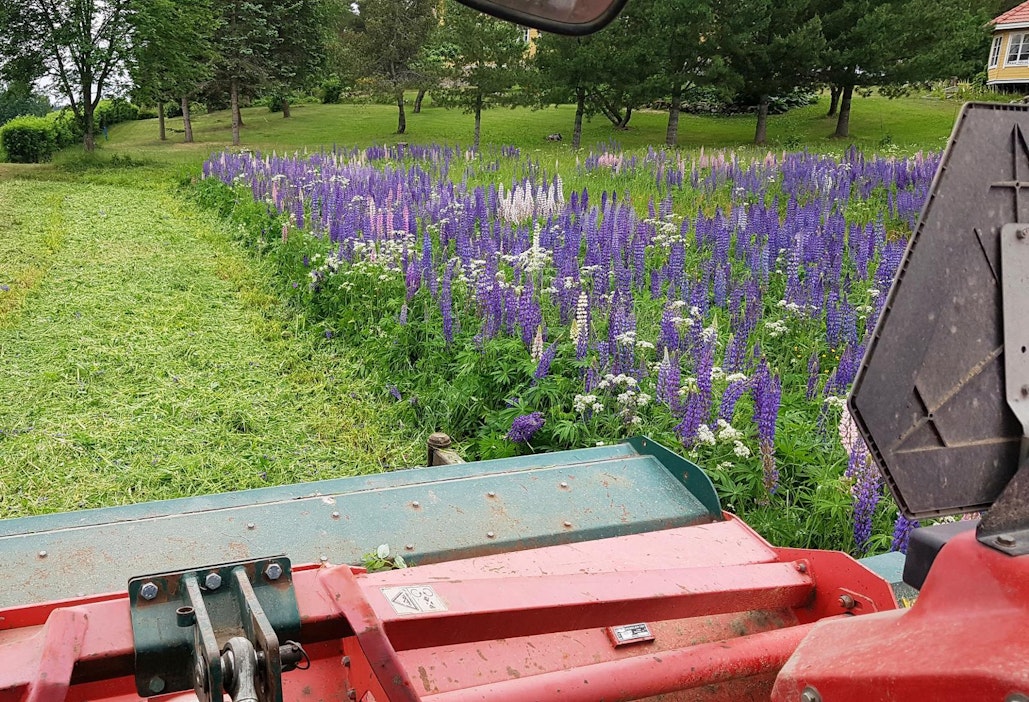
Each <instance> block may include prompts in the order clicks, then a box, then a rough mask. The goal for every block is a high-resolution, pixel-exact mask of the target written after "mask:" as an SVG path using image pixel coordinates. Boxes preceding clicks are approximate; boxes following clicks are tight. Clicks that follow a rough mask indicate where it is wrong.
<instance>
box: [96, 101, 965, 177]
mask: <svg viewBox="0 0 1029 702" xmlns="http://www.w3.org/2000/svg"><path fill="white" fill-rule="evenodd" d="M827 106H828V103H827V100H826V99H825V98H824V97H823V98H822V99H821V100H819V102H818V103H817V104H816V105H812V106H809V107H804V108H800V109H797V110H794V111H791V112H789V113H787V114H785V115H776V116H773V117H771V118H770V120H769V127H768V134H769V146H770V148H779V149H782V148H788V149H797V148H807V149H811V150H815V151H826V150H832V151H839V150H842V149H844V148H846V147H847V146H849V145H850V144H855V145H857V146H859V147H861V148H866V149H879V148H882V147H884V146H894V147H896V148H897V149H899V150H901V151H904V152H909V151H915V150H918V149H939V148H942V147H943V146H944V144H945V143H946V139H947V137H948V136H949V134H950V128H951V126H952V125H953V123H954V118H955V117H956V115H957V112H958V110H959V109H960V104H959V103H957V102H955V101H943V100H935V99H929V98H920V97H909V98H900V99H896V100H888V99H886V98H883V97H879V96H871V97H868V98H856V99H855V101H854V109H853V114H852V117H851V134H852V138H851V139H847V140H838V139H832V138H830V135H831V134H832V133H833V130H834V129H835V124H836V123H835V118H827V117H825V112H826V109H827ZM292 113H293V116H292V117H291V118H290V119H288V120H284V119H283V118H282V115H281V113H271V112H269V111H268V110H267V108H260V107H255V108H249V109H245V110H243V121H244V123H245V125H246V126H245V127H244V129H243V136H242V139H243V144H244V146H246V147H248V148H253V149H260V150H262V151H270V150H277V151H280V152H281V151H294V150H297V149H305V148H306V149H317V148H319V147H325V146H331V145H333V144H342V145H359V146H367V145H370V144H375V143H378V144H392V143H396V142H398V141H404V142H409V143H429V142H437V143H451V144H470V143H471V140H472V127H473V122H472V116H471V115H467V114H463V113H461V112H460V111H456V110H448V109H443V108H440V107H433V106H431V105H428V106H426V107H424V108H423V110H422V113H421V114H417V115H416V114H411V113H410V111H409V114H408V127H407V133H406V134H404V135H397V134H394V131H395V129H396V108H395V107H393V106H389V105H320V104H306V105H297V106H295V107H294V108H293V110H292ZM573 118H574V109H573V108H572V107H571V106H561V107H556V108H549V109H543V110H529V109H524V108H519V109H514V110H509V109H496V110H490V111H487V112H485V113H484V114H483V118H482V129H483V142H484V143H494V144H514V145H516V146H519V147H521V148H523V149H539V150H540V151H542V152H552V153H554V154H568V153H569V152H570V150H571V149H570V147H569V145H568V143H567V142H562V143H560V144H555V143H552V142H547V141H546V139H545V137H546V136H547V135H548V134H553V133H561V134H563V135H564V137H565V139H568V138H570V136H571V128H572V121H573ZM666 122H667V114H666V113H664V112H657V111H640V112H637V113H634V115H633V117H632V121H631V122H630V128H629V129H627V130H616V129H614V128H613V127H612V126H611V124H610V123H609V122H608V121H607V120H606V119H604V118H603V117H595V118H593V119H592V120H590V121H587V122H585V123H584V125H583V139H582V143H583V146H585V147H587V148H588V147H591V146H593V145H595V144H598V143H610V142H612V141H614V142H616V143H617V144H618V145H619V146H620V147H622V148H625V149H635V148H646V147H648V146H656V147H660V146H661V145H663V144H664V136H665V126H666ZM181 130H182V120H181V119H170V120H168V140H167V141H166V142H161V141H160V140H159V139H158V138H157V120H156V119H155V120H143V121H139V122H130V123H126V124H119V125H116V126H115V127H114V128H112V129H111V131H110V135H111V141H109V142H106V143H102V144H101V146H102V153H105V154H120V155H126V156H131V157H133V158H136V159H144V160H151V161H159V162H164V163H170V164H195V163H198V162H199V161H200V160H202V159H203V158H206V157H207V156H208V155H209V154H210V153H211V151H212V150H214V149H217V148H221V147H223V146H225V145H227V144H229V143H230V141H231V124H230V121H229V113H228V112H227V111H222V112H216V113H213V114H209V115H200V116H199V117H197V118H195V120H194V130H195V131H194V138H195V139H196V142H195V143H193V144H183V143H181V142H182V133H181ZM753 135H754V117H753V116H750V115H740V116H734V117H703V116H697V115H685V114H684V115H682V117H681V121H680V125H679V144H680V147H682V148H699V147H706V148H709V149H710V148H734V147H748V146H749V144H750V142H751V141H752V139H753Z"/></svg>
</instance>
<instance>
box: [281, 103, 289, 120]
mask: <svg viewBox="0 0 1029 702" xmlns="http://www.w3.org/2000/svg"><path fill="white" fill-rule="evenodd" d="M289 117H290V114H289V100H287V99H286V98H282V118H283V119H289Z"/></svg>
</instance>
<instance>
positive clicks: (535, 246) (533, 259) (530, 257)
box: [518, 222, 550, 273]
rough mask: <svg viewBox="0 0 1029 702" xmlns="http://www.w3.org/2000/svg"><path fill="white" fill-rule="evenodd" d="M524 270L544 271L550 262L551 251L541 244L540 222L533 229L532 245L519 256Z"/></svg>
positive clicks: (527, 271)
mask: <svg viewBox="0 0 1029 702" xmlns="http://www.w3.org/2000/svg"><path fill="white" fill-rule="evenodd" d="M518 261H519V262H520V263H521V264H522V270H523V271H525V272H526V273H536V272H539V271H542V270H543V269H545V268H546V267H547V264H549V263H550V251H548V250H547V249H545V248H543V247H542V246H541V245H540V224H539V222H537V223H536V226H535V228H533V230H532V246H530V247H529V248H528V249H526V250H525V251H523V252H522V253H521V254H520V255H519V256H518Z"/></svg>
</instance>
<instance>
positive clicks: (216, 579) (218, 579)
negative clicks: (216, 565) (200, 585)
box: [204, 572, 222, 590]
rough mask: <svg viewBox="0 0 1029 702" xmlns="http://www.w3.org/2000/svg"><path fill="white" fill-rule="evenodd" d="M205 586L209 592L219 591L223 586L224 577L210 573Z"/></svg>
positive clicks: (205, 580) (205, 579)
mask: <svg viewBox="0 0 1029 702" xmlns="http://www.w3.org/2000/svg"><path fill="white" fill-rule="evenodd" d="M204 585H206V586H207V589H208V590H217V589H218V588H220V587H221V586H222V576H220V575H218V574H217V573H213V572H212V573H208V574H207V577H206V578H204Z"/></svg>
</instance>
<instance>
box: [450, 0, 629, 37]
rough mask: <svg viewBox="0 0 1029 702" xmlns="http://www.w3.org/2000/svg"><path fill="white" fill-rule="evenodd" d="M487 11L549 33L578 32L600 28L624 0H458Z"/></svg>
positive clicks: (593, 30)
mask: <svg viewBox="0 0 1029 702" xmlns="http://www.w3.org/2000/svg"><path fill="white" fill-rule="evenodd" d="M460 2H461V3H463V4H465V5H467V6H468V7H472V8H475V9H476V10H479V11H480V12H485V13H486V14H488V15H493V16H494V17H499V18H501V19H505V20H509V21H511V22H516V23H517V24H521V25H524V26H526V27H535V28H536V29H539V30H542V31H544V32H551V33H553V34H568V35H573V36H579V35H583V34H592V33H593V32H596V31H598V30H600V29H603V28H604V27H605V26H607V24H608V23H609V22H610V21H611V20H613V19H614V18H615V17H617V16H618V13H619V12H621V11H622V7H623V6H624V5H625V2H626V0H460Z"/></svg>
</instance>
